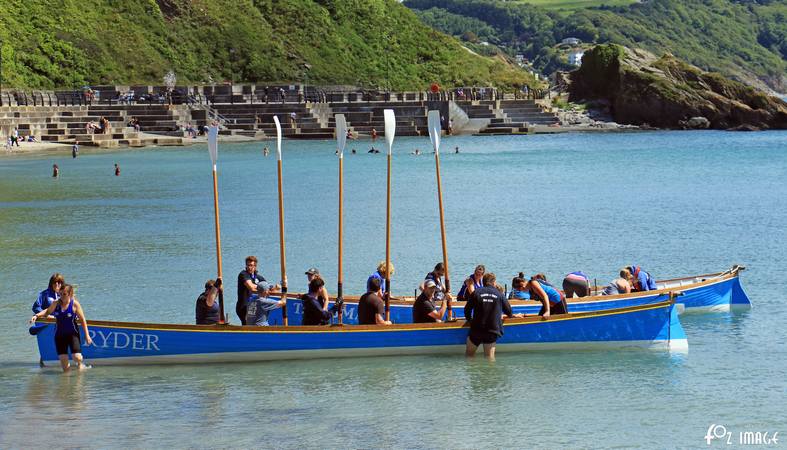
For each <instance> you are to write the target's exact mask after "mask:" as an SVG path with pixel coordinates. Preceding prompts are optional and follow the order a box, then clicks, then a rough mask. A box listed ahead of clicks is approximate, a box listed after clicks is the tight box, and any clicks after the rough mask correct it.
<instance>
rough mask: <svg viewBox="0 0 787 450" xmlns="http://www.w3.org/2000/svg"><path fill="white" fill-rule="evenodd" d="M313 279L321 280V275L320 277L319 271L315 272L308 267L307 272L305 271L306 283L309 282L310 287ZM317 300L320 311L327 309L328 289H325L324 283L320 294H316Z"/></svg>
mask: <svg viewBox="0 0 787 450" xmlns="http://www.w3.org/2000/svg"><path fill="white" fill-rule="evenodd" d="M315 278H320V279H322V275H320V271H319V270H317V268H316V267H310V268H309V270H307V271H306V281H308V282H309V286H311V282H312V280H314V279H315ZM317 299H318V300H319V301H320V302H321V303H322V309H328V289H326V288H325V283H324V282H323V284H322V288H321V289H320V292H318V293H317Z"/></svg>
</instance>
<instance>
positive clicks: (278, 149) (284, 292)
mask: <svg viewBox="0 0 787 450" xmlns="http://www.w3.org/2000/svg"><path fill="white" fill-rule="evenodd" d="M273 123H275V124H276V158H277V170H278V174H279V264H280V266H281V298H282V299H283V300H284V306H282V308H281V321H282V323H283V324H284V326H285V327H286V326H287V325H288V323H287V322H288V321H287V258H286V257H285V256H284V190H283V187H282V173H281V124H280V123H279V117H278V116H273Z"/></svg>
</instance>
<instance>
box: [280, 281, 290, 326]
mask: <svg viewBox="0 0 787 450" xmlns="http://www.w3.org/2000/svg"><path fill="white" fill-rule="evenodd" d="M281 299H282V300H284V306H282V307H281V323H282V324H284V326H285V327H286V326H287V325H289V323H288V320H287V285H286V284H285V285H283V286H282V287H281Z"/></svg>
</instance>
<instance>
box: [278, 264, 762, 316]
mask: <svg viewBox="0 0 787 450" xmlns="http://www.w3.org/2000/svg"><path fill="white" fill-rule="evenodd" d="M671 290H673V291H675V292H678V291H680V292H683V295H682V296H680V297H677V298H676V299H675V303H676V304H678V305H679V312H681V313H682V312H683V311H684V309H685V310H688V311H696V312H707V311H729V310H730V308H731V307H732V308H735V309H742V308H750V307H751V302H750V301H749V298H748V297H747V296H746V293H745V292H743V289H742V288H741V285H740V279H739V277H737V276H734V277H730V278H726V279H723V280H720V281H718V282H715V283H711V284H705V285H701V286H694V287H691V285H686V286H682V287H675V288H674V289H671ZM668 298H669V295H668V293H666V292H664V291H662V293H658V294H651V295H648V294H647V293H635V294H630V295H620V296H614V297H604V296H597V297H592V299H591V300H590V301H577V300H579V299H570V300H569V302H568V310H569V311H570V312H585V311H602V310H607V309H612V308H624V307H627V306H638V305H647V304H651V303H657V302H662V301H666V300H667V299H668ZM331 304H333V303H331ZM513 309H514V312H515V313H524V314H538V312H539V310H540V309H541V305H540V304H514V305H513ZM454 315H455V316H456V317H457V318H459V319H461V318H464V309H463V307H461V306H460V307H459V308H454ZM287 316H288V322H289V324H290V325H300V324H301V322H302V321H303V310H302V305H301V301H300V300H299V299H290V300H289V301H288V302H287ZM412 316H413V309H412V305H411V304H408V305H401V304H392V305H391V321H393V322H394V323H412V321H413V317H412ZM268 320H269V322H270V324H271V325H281V324H282V318H281V311H279V310H276V311H273V313H272V314H271V315H270V317H269V319H268ZM343 322H344V323H346V324H350V325H357V324H358V304H357V303H352V302H345V303H344V314H343Z"/></svg>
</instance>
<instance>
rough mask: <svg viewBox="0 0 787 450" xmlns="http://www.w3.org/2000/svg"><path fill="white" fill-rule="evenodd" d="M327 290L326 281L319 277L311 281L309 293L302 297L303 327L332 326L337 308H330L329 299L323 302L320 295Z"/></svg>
mask: <svg viewBox="0 0 787 450" xmlns="http://www.w3.org/2000/svg"><path fill="white" fill-rule="evenodd" d="M310 270H311V269H310ZM324 290H325V281H323V279H322V278H320V276H319V273H318V274H317V276H315V277H313V278H312V279H311V280H309V293H307V294H303V295H301V302H302V303H303V323H302V324H303V325H330V324H331V317H333V313H335V312H336V306H335V305H334V306H333V307H331V308H328V302H327V299H326V301H325V302H323V300H322V298H320V295H321V293H322V291H324Z"/></svg>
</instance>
